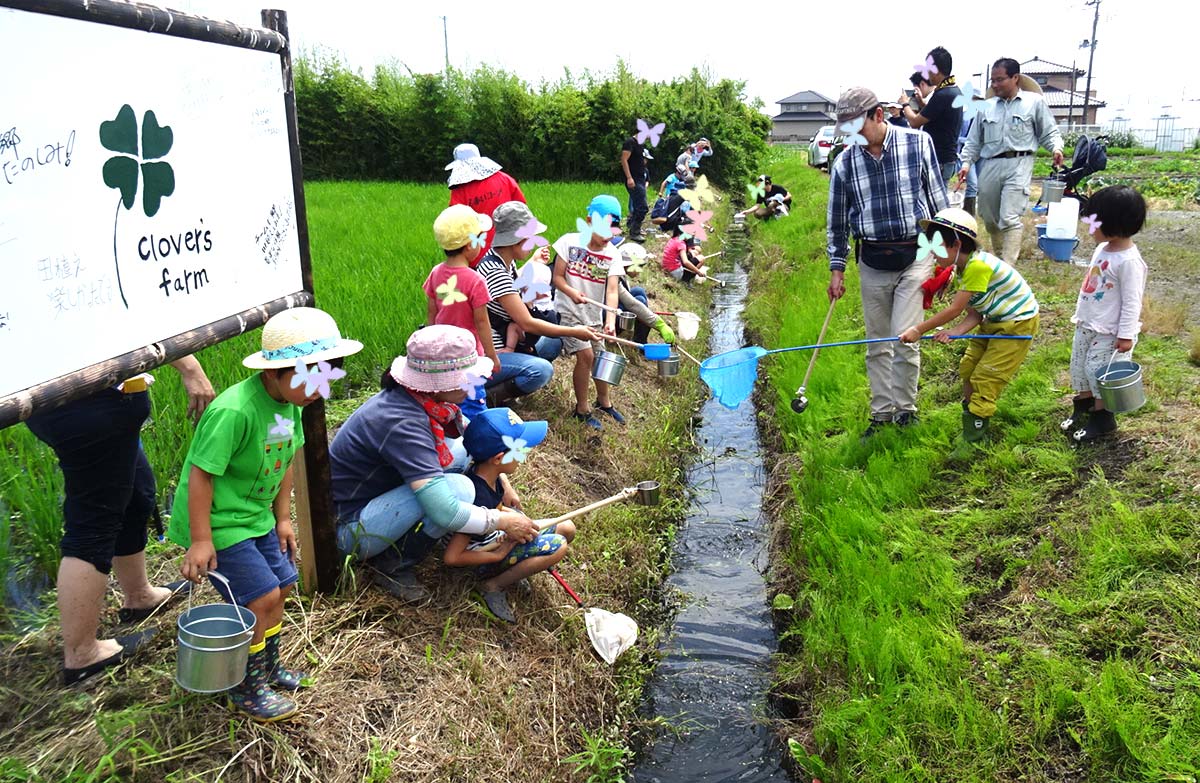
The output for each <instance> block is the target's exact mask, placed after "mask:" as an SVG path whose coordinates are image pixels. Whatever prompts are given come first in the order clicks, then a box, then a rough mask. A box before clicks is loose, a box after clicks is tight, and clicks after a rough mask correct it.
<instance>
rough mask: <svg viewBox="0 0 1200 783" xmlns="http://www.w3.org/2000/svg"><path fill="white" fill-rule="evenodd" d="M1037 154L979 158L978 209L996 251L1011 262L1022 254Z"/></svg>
mask: <svg viewBox="0 0 1200 783" xmlns="http://www.w3.org/2000/svg"><path fill="white" fill-rule="evenodd" d="M1033 161H1034V156H1033V155H1026V156H1025V157H1023V158H991V159H989V160H981V161H979V164H978V168H979V195H978V197H977V199H976V204H975V206H976V210H977V214H978V215H979V218H980V220H982V221H983V225H984V228H986V229H987V232H988V234H989V235H990V236H991V238H992V252H993V253H994V254H996V255H998V256H1000V257H1001V258H1003V259H1004V260H1005V261H1007V262H1008V263H1010V264H1015V263H1016V262H1017V258H1018V256H1019V255H1020V253H1021V231H1022V228H1023V226H1022V223H1021V216H1022V215H1023V214H1025V209H1026V208H1027V207H1028V206H1029V183H1030V182H1031V181H1032V180H1033Z"/></svg>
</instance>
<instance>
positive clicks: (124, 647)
mask: <svg viewBox="0 0 1200 783" xmlns="http://www.w3.org/2000/svg"><path fill="white" fill-rule="evenodd" d="M156 633H158V629H157V628H147V629H146V630H144V631H138V632H137V633H131V634H129V635H128V636H118V637H117V644H119V645H121V651H120V652H119V653H117V654H116V655H110V656H109V657H107V658H105V659H104V660H102V661H96V662H95V663H91V664H88V665H87V666H84V667H83V668H80V669H68V668H67V667H65V666H64V667H63V670H62V673H63V685H66V686H70V685H78V684H79V683H81V682H84V681H85V680H88V679H91V678H92V677H95V676H96V675H97V674H99V673H100V672H102V671H104V670H105V669H110V668H112V667H114V666H119V665H121V664H122V663H124V662H125V661H127V660H129V659H130V658H131V657H133V654H134V653H135V652H137V649H138V648H139V647H141V646H142V644H144V643H145V642H147V641H149V640H150V639H152V638H154V635H155V634H156Z"/></svg>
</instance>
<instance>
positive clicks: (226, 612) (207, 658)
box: [175, 571, 255, 693]
mask: <svg viewBox="0 0 1200 783" xmlns="http://www.w3.org/2000/svg"><path fill="white" fill-rule="evenodd" d="M209 576H212V577H216V579H217V580H219V581H220V582H222V583H224V585H225V589H226V591H227V592H229V594H230V595H231V596H232V591H231V590H230V589H229V582H228V581H227V580H226V579H225V577H223V576H221V575H220V574H218V573H217V572H216V571H209ZM191 600H192V594H191V592H189V593H188V608H187V611H185V612H184V613H183V614H181V615H179V619H178V620H177V621H176V623H175V625H176V626H177V628H178V636H177V641H178V643H179V651H178V654H177V656H176V659H175V682H176V683H178V684H179V687H181V688H183V689H184V690H188V691H191V692H192V693H219V692H221V691H227V690H229V689H230V688H233V687H234V686H236V685H238V684H240V683H241V681H242V680H244V679H245V678H246V659H247V658H248V657H249V655H250V640H251V639H252V638H253V637H254V623H255V617H254V612H252V611H250V610H249V609H247V608H246V607H244V606H238V605H236V604H232V603H230V604H205V605H203V606H196V607H193V606H192V605H191Z"/></svg>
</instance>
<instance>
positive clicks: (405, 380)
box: [388, 324, 492, 392]
mask: <svg viewBox="0 0 1200 783" xmlns="http://www.w3.org/2000/svg"><path fill="white" fill-rule="evenodd" d="M406 350H407V351H408V354H407V355H406V356H397V357H396V358H395V360H393V361H392V366H391V369H389V370H388V372H389V373H391V376H392V380H394V381H395V382H396V383H398V384H400V385H401V386H406V387H408V388H409V389H412V390H414V391H421V392H443V391H453V390H455V389H462V388H464V387H465V386H466V385H467V381H468V378H467V375H468V373H469V374H471V375H474V376H476V378H478V377H486V376H487V375H488V374H489V373H490V372H491V371H492V360H491V359H489V358H487V357H486V356H480V355H479V354H478V353H477V352H476V350H475V335H474V334H472V333H471V332H468V331H467V330H466V329H463V328H462V327H461V326H451V325H449V324H435V325H434V326H426V327H425V328H424V329H418V330H417V331H415V332H413V333H412V335H411V336H410V337H409V338H408V345H407V347H406Z"/></svg>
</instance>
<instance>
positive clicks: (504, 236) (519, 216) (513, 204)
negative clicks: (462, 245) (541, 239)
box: [492, 201, 546, 247]
mask: <svg viewBox="0 0 1200 783" xmlns="http://www.w3.org/2000/svg"><path fill="white" fill-rule="evenodd" d="M531 220H532V221H533V222H534V223H535V224H537V228H536V229H535V230H534V232H533V233H534V234H540V233H542V232H543V231H545V230H546V225H545V224H544V223H542V222H541V221H539V220H538V219H537V218H535V217H534V216H533V213H532V212H530V211H529V207H527V206H526V205H525V204H524V202H521V201H505V202H504V203H503V204H501V205H500V206H498V207H496V209H495V210H493V212H492V223H493V224H494V225H495V226H496V236H495V237H494V238H493V239H492V246H493V247H509V246H510V245H515V244H517V243H518V242H522V241H524V240H523V239H522V238H521V237H519V236H517V231H519V230H520V229H522V228H524V227H525V226H527V225H529V221H531Z"/></svg>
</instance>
